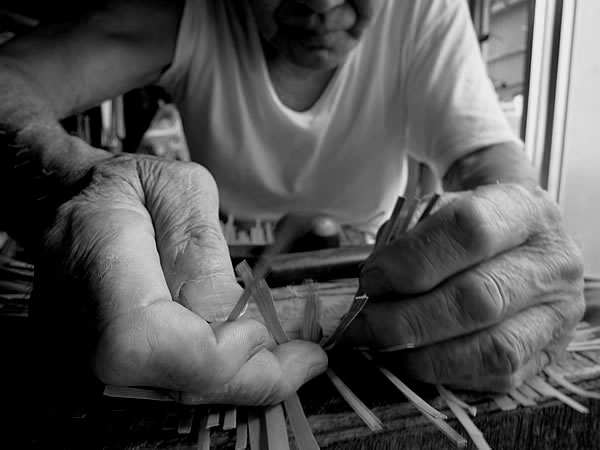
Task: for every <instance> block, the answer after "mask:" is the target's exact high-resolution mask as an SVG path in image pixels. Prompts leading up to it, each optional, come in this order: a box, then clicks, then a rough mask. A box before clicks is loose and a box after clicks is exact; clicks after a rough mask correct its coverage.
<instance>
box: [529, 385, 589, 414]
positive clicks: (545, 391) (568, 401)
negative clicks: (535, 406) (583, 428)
mask: <svg viewBox="0 0 600 450" xmlns="http://www.w3.org/2000/svg"><path fill="white" fill-rule="evenodd" d="M528 384H529V386H531V387H532V388H533V389H535V390H536V391H538V392H539V393H540V394H542V395H545V396H547V397H554V398H555V399H557V400H560V401H561V402H563V403H564V404H565V405H567V406H570V407H571V408H573V409H574V410H575V411H578V412H580V413H582V414H587V413H588V412H589V409H588V408H586V407H585V406H583V405H582V404H581V403H579V402H576V401H575V400H573V399H572V398H571V397H569V396H567V395H565V394H563V393H562V392H560V391H559V390H558V389H556V388H555V387H553V386H551V385H549V384H548V383H546V381H544V380H543V379H542V378H540V377H533V378H531V379H530V380H529V381H528Z"/></svg>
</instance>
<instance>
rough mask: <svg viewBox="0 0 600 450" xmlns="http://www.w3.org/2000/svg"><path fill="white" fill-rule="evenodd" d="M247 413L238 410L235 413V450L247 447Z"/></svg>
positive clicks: (242, 449)
mask: <svg viewBox="0 0 600 450" xmlns="http://www.w3.org/2000/svg"><path fill="white" fill-rule="evenodd" d="M247 417H248V416H247V414H244V413H243V412H242V411H239V413H238V414H237V427H236V430H235V450H244V449H246V448H247V447H248V419H247Z"/></svg>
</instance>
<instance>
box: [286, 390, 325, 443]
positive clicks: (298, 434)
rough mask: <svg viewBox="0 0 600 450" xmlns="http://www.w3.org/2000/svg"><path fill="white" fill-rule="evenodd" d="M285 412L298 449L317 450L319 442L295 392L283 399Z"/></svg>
mask: <svg viewBox="0 0 600 450" xmlns="http://www.w3.org/2000/svg"><path fill="white" fill-rule="evenodd" d="M283 406H285V412H286V413H287V416H288V419H289V421H290V427H291V428H292V432H293V433H294V439H296V444H297V446H298V449H299V450H319V444H317V440H316V439H315V436H314V434H313V432H312V430H311V429H310V425H309V424H308V420H306V416H305V415H304V410H303V409H302V405H301V404H300V399H299V398H298V395H297V394H294V395H292V396H291V397H290V398H287V399H285V400H284V401H283Z"/></svg>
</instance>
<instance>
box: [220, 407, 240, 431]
mask: <svg viewBox="0 0 600 450" xmlns="http://www.w3.org/2000/svg"><path fill="white" fill-rule="evenodd" d="M236 425H237V408H236V407H235V406H232V407H230V408H227V409H226V410H225V412H224V413H223V430H233V429H234V428H235V427H236Z"/></svg>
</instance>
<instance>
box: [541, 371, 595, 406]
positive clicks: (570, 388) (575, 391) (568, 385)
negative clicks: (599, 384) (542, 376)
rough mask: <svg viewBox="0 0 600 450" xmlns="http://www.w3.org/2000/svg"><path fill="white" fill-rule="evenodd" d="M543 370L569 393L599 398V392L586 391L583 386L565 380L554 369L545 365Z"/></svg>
mask: <svg viewBox="0 0 600 450" xmlns="http://www.w3.org/2000/svg"><path fill="white" fill-rule="evenodd" d="M544 372H545V373H546V375H548V377H549V378H550V379H551V380H552V381H554V382H555V383H557V384H559V385H560V386H562V387H563V388H565V389H566V390H568V391H570V392H571V393H573V394H575V395H579V396H580V397H585V398H593V399H597V400H600V392H592V391H588V390H587V389H583V388H581V387H579V386H577V385H575V384H573V383H571V382H570V381H569V380H567V379H566V378H565V377H564V375H562V374H560V373H558V372H556V371H555V370H553V369H551V368H550V367H546V368H545V369H544Z"/></svg>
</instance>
